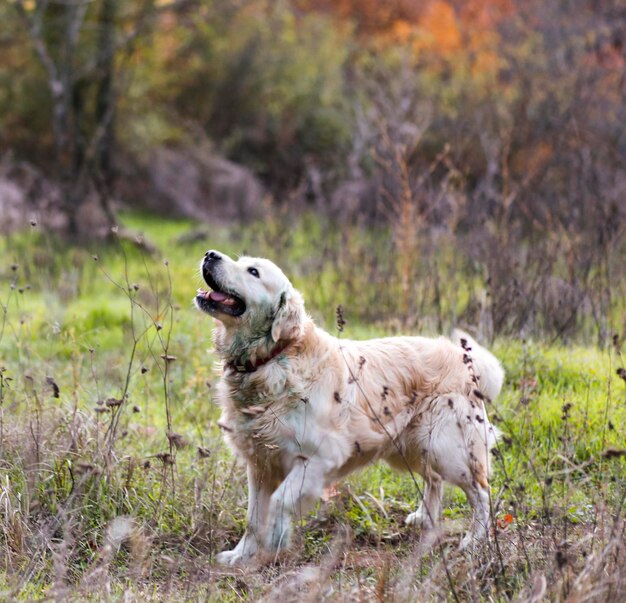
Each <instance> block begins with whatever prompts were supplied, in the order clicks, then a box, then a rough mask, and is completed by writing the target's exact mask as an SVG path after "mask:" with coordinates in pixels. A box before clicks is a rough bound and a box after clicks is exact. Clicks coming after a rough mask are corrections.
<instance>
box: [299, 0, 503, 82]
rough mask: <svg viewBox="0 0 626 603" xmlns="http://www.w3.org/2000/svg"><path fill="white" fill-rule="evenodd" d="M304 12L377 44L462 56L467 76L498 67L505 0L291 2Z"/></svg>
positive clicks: (447, 57) (434, 54) (435, 54)
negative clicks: (322, 15)
mask: <svg viewBox="0 0 626 603" xmlns="http://www.w3.org/2000/svg"><path fill="white" fill-rule="evenodd" d="M293 3H294V5H295V6H296V7H297V8H298V9H300V10H304V11H323V12H326V13H330V14H334V15H335V16H337V17H338V18H341V19H350V20H351V21H352V22H353V23H354V24H355V26H356V30H357V32H358V33H359V34H361V35H362V36H365V37H370V38H373V39H374V40H375V41H376V42H377V43H381V44H383V45H393V44H402V45H406V46H408V47H410V48H412V50H413V51H414V53H415V55H416V57H417V56H420V55H422V54H423V53H426V54H428V55H429V56H433V57H441V58H444V59H452V58H453V57H455V56H459V55H467V57H468V58H469V66H470V69H471V71H472V73H473V74H475V75H478V74H482V73H493V72H494V71H495V70H496V69H497V67H498V45H499V44H500V38H499V35H498V33H497V25H498V23H499V22H500V20H501V19H502V18H504V17H505V16H507V15H509V14H510V13H511V12H512V10H513V6H512V1H511V0H462V1H461V0H424V1H422V2H415V1H414V0H293Z"/></svg>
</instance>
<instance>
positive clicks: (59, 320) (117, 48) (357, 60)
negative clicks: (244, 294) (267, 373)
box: [0, 0, 626, 603]
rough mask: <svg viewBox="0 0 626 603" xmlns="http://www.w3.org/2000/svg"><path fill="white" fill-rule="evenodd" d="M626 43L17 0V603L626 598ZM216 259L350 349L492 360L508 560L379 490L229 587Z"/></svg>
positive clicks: (5, 67) (619, 37) (9, 191)
mask: <svg viewBox="0 0 626 603" xmlns="http://www.w3.org/2000/svg"><path fill="white" fill-rule="evenodd" d="M625 42H626V3H625V2H624V0H550V1H545V0H420V1H418V0H0V600H7V601H13V600H27V601H33V600H51V599H53V600H59V601H61V600H63V601H80V602H81V603H82V602H83V601H125V602H129V601H141V602H142V603H146V602H148V601H163V600H173V601H245V600H248V601H254V600H265V601H291V600H297V601H309V600H310V601H322V600H325V601H392V600H393V601H407V602H414V601H425V600H452V599H454V600H456V601H469V600H472V601H474V600H481V599H485V600H493V601H512V600H515V601H520V602H521V601H533V602H536V601H540V600H548V599H549V600H555V601H565V600H568V601H574V600H576V601H601V602H602V603H605V602H607V601H611V602H613V601H615V602H616V603H617V602H619V603H622V602H623V601H626V558H625V556H626V548H625V547H624V533H625V532H626V525H625V524H624V517H625V514H624V507H625V505H626V496H625V492H626V482H625V480H624V476H625V475H626V446H625V443H626V433H625V431H624V426H625V425H626V398H625V397H624V395H625V389H624V382H626V368H625V366H624V355H623V354H622V348H623V343H622V342H623V341H624V338H626V320H625V317H626V236H624V235H625V230H626V226H625V218H626V127H625V124H626V50H625V48H624V44H625ZM211 248H217V249H220V250H221V251H223V252H226V253H229V254H232V255H236V254H242V253H247V254H249V255H253V256H266V257H269V258H270V259H272V260H274V261H275V262H277V263H278V264H279V265H280V266H281V267H282V268H283V269H284V271H285V273H286V274H287V275H288V276H289V278H290V279H291V280H292V281H293V283H294V284H295V286H296V287H297V288H298V289H299V290H300V291H301V292H302V293H303V296H304V298H305V300H306V304H307V310H308V311H309V312H310V313H311V315H312V316H313V317H314V318H315V320H316V322H317V323H318V324H319V325H320V326H322V327H324V328H326V329H327V330H328V331H330V332H331V333H333V334H335V335H338V336H340V337H346V338H367V337H379V336H388V335H393V334H396V333H404V334H411V333H419V334H425V335H433V334H441V333H444V334H445V333H449V332H450V329H451V328H452V327H457V326H458V327H461V328H464V329H466V330H468V331H469V332H470V333H471V334H472V335H474V336H475V337H476V338H477V339H478V340H479V341H481V342H483V343H485V344H486V345H489V347H490V349H492V350H493V351H494V353H495V354H496V356H497V357H498V358H499V359H500V360H501V361H502V363H503V366H504V367H505V370H506V375H507V379H506V384H505V387H504V389H503V394H502V396H501V397H500V399H499V400H496V401H493V403H492V404H490V407H489V416H490V420H491V421H492V422H493V423H494V424H496V425H498V427H499V428H500V429H501V431H502V432H503V437H502V439H501V442H500V444H499V446H498V449H497V450H496V451H495V452H496V453H497V454H494V459H493V463H494V478H493V482H492V505H493V517H494V525H493V526H492V533H493V535H494V539H493V540H492V539H491V538H490V542H489V544H488V545H486V548H481V549H479V550H477V551H476V550H473V549H472V550H469V551H468V552H462V551H459V550H458V542H459V540H460V537H461V533H462V531H463V530H464V520H469V517H470V515H469V509H468V506H467V504H466V502H465V497H464V496H462V495H461V494H460V491H456V490H447V491H446V494H445V498H444V509H445V510H444V516H445V521H444V522H443V525H444V526H446V527H445V529H444V530H443V531H442V538H443V540H442V541H441V546H439V545H438V546H437V547H436V549H434V550H433V551H432V552H431V553H427V552H426V550H425V549H422V548H421V544H420V534H419V531H417V532H416V531H413V530H407V528H406V526H405V525H404V518H405V517H406V514H407V513H409V512H411V511H412V510H414V509H415V506H416V504H417V501H418V500H419V499H420V498H421V486H420V482H419V480H415V479H414V480H411V479H408V478H407V477H406V476H404V477H402V476H400V475H399V474H396V473H394V472H392V471H391V470H390V469H389V468H388V467H385V466H383V465H376V466H371V467H368V469H367V470H366V471H364V472H363V473H362V474H359V475H355V476H353V477H352V478H350V480H348V481H347V482H345V483H344V484H342V485H340V486H338V487H337V490H336V492H334V493H330V494H329V499H328V500H325V501H324V502H323V503H322V504H321V505H319V506H318V507H316V510H315V511H314V514H313V515H312V516H311V517H309V518H308V519H307V522H305V524H304V525H300V526H299V527H298V530H297V546H296V547H295V550H294V554H293V556H291V557H290V558H289V559H285V560H284V561H281V562H280V563H279V564H278V565H269V566H264V567H261V568H260V569H259V570H258V571H246V572H242V571H240V570H239V569H237V570H233V571H231V572H228V571H226V570H224V569H223V568H217V567H216V566H214V565H213V560H214V555H215V553H217V552H218V551H220V550H223V549H224V548H230V547H232V546H234V544H235V543H236V542H237V541H238V540H239V538H240V537H241V535H242V533H243V530H244V516H245V512H244V511H243V509H244V508H245V505H246V501H247V489H246V476H245V470H244V468H243V467H241V466H239V465H237V464H236V461H235V459H234V458H233V456H232V454H231V453H230V451H229V450H228V448H227V446H226V444H225V442H224V439H223V437H222V436H223V434H222V432H221V430H220V429H219V427H218V420H219V416H220V409H219V407H218V405H217V404H216V403H215V401H214V399H213V392H214V391H215V386H216V383H217V380H218V379H219V377H220V370H221V369H220V365H219V364H218V365H217V366H215V363H216V361H217V360H218V359H217V358H216V357H215V355H214V353H213V350H212V349H211V345H212V344H211V331H212V329H213V325H212V321H211V320H209V319H208V317H206V316H203V315H201V314H200V313H198V312H197V311H196V310H195V309H194V308H193V306H192V299H193V297H194V295H195V292H196V288H197V287H198V286H201V285H202V280H201V277H200V274H199V271H198V264H199V261H200V259H201V258H202V256H203V254H204V252H205V250H207V249H211ZM339 305H341V306H342V310H341V311H340V312H338V306H339ZM337 312H338V314H339V315H340V316H341V317H343V318H342V320H345V321H347V322H346V324H345V325H344V324H343V323H342V324H341V325H337ZM344 326H345V328H344ZM338 327H340V328H342V329H344V330H343V331H340V330H339V328H338ZM359 374H360V372H359ZM307 589H309V592H308V595H307V597H305V596H304V594H305V592H306V590H307Z"/></svg>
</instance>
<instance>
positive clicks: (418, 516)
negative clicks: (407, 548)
mask: <svg viewBox="0 0 626 603" xmlns="http://www.w3.org/2000/svg"><path fill="white" fill-rule="evenodd" d="M404 523H405V524H406V525H407V526H423V525H425V524H426V523H427V521H426V517H424V510H423V509H422V507H420V508H419V509H418V510H417V511H414V512H413V513H409V514H408V515H407V516H406V519H405V520H404ZM428 523H430V522H428Z"/></svg>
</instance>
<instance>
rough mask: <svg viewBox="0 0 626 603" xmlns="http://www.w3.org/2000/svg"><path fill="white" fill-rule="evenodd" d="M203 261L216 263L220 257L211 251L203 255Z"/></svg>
mask: <svg viewBox="0 0 626 603" xmlns="http://www.w3.org/2000/svg"><path fill="white" fill-rule="evenodd" d="M204 259H205V261H208V262H216V261H217V260H221V259H222V256H221V255H220V254H219V253H217V251H213V250H212V249H211V250H209V251H207V252H206V253H205V254H204Z"/></svg>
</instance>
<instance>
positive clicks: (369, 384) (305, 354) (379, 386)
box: [214, 258, 503, 564]
mask: <svg viewBox="0 0 626 603" xmlns="http://www.w3.org/2000/svg"><path fill="white" fill-rule="evenodd" d="M251 263H254V265H256V266H261V267H260V270H261V278H263V277H264V275H265V279H266V280H267V281H268V282H267V283H265V286H266V290H267V292H268V298H269V305H268V300H267V299H266V296H265V293H264V292H263V293H262V294H260V296H259V299H258V300H256V299H255V293H254V292H251V291H250V290H248V289H247V287H246V279H245V278H244V279H240V278H238V277H239V273H240V272H241V271H242V268H245V267H246V266H247V265H250V264H251ZM221 269H223V274H222V275H221V278H223V279H227V280H228V279H232V280H229V282H231V283H235V282H236V283H237V284H238V288H237V289H234V290H235V291H237V292H238V293H240V294H241V296H242V298H243V299H245V301H246V304H247V310H246V314H245V315H244V316H243V317H241V318H240V319H237V320H235V319H228V317H220V316H217V318H218V323H217V328H216V330H215V333H214V341H215V347H216V350H217V352H218V354H219V355H220V356H221V358H222V360H223V361H224V362H225V363H226V364H225V366H226V368H225V369H224V370H223V374H222V378H221V380H220V382H219V384H218V386H217V399H218V401H219V404H220V405H221V407H222V410H223V414H222V418H221V420H220V425H221V426H222V428H223V429H224V433H225V436H226V439H227V440H228V442H229V443H230V444H231V446H232V447H233V449H234V450H235V452H236V453H237V454H238V455H239V456H240V457H241V458H243V460H244V461H245V462H246V465H247V469H248V482H249V508H248V514H247V522H248V525H247V529H246V533H245V535H244V537H243V538H242V540H241V542H240V543H239V544H238V545H237V547H236V548H235V549H234V550H232V551H224V552H223V553H221V554H220V555H219V556H218V561H219V562H221V563H225V564H234V563H241V562H245V561H247V560H249V559H250V558H252V557H254V556H255V555H256V554H257V553H258V552H260V551H269V552H271V553H276V552H278V551H280V550H282V549H285V548H287V547H288V546H289V543H290V537H291V529H292V528H291V526H292V522H293V520H294V519H296V518H299V517H301V516H302V514H303V513H305V512H306V511H307V510H308V509H309V508H310V506H311V505H312V504H313V503H314V502H315V501H316V500H318V498H319V497H320V495H321V494H322V492H323V490H324V488H326V487H328V486H330V485H332V484H333V483H335V482H336V481H337V480H340V479H341V478H343V477H344V476H346V475H347V474H349V473H351V472H352V471H354V470H356V469H359V468H361V467H363V466H365V465H367V464H369V463H372V462H374V461H377V460H385V461H386V462H388V463H389V464H390V465H392V466H393V467H395V468H397V469H401V470H407V469H410V470H411V471H415V472H417V473H419V474H420V475H422V476H423V477H424V479H425V491H424V500H423V501H422V504H421V505H420V507H419V508H418V509H417V510H416V511H415V512H414V513H411V514H410V515H409V516H408V517H407V523H409V524H419V525H421V526H422V527H424V528H427V529H428V528H432V527H434V526H435V525H436V523H437V521H438V519H439V513H440V504H441V494H442V482H443V481H447V482H449V483H451V484H454V485H456V486H459V487H460V488H462V489H463V490H464V491H465V493H466V495H467V497H468V500H469V502H470V504H471V505H472V507H473V511H474V518H473V525H472V528H471V530H470V531H469V532H468V534H467V535H466V537H465V538H464V540H463V543H462V545H463V546H466V545H467V544H469V543H470V542H471V541H472V539H473V538H482V537H484V535H485V534H486V532H487V529H488V522H489V476H490V464H489V449H490V448H491V447H492V446H493V444H494V443H495V441H496V432H495V430H494V428H493V427H492V426H491V425H490V424H489V421H488V418H487V414H486V409H485V399H487V398H493V397H495V396H496V395H497V394H498V392H499V390H500V388H501V386H502V381H503V371H502V368H501V367H500V364H499V363H498V361H497V360H496V359H495V358H494V357H493V356H492V355H491V354H490V353H489V352H487V351H486V350H485V349H483V348H482V347H480V346H479V345H478V344H477V343H476V342H474V341H473V340H472V339H471V338H470V337H469V336H468V335H467V334H465V333H462V332H460V331H456V332H455V333H454V334H453V337H452V340H450V339H447V338H443V337H441V338H437V339H430V338H425V337H392V338H384V339H372V340H367V341H349V340H345V339H337V338H335V337H333V336H331V335H329V334H328V333H326V332H325V331H323V330H321V329H319V328H317V327H316V326H315V325H314V323H313V321H312V320H311V319H310V317H308V316H307V315H306V313H305V311H304V304H303V301H302V297H301V296H300V294H299V293H298V292H297V291H296V290H295V289H293V287H292V286H291V284H290V283H289V281H288V280H287V278H286V277H285V276H284V275H283V274H282V272H281V271H280V270H279V269H278V268H277V267H276V266H275V265H273V264H272V263H271V262H269V261H268V260H260V259H258V258H241V259H240V260H239V261H238V262H234V261H233V260H230V259H229V258H225V260H224V265H223V266H222V267H221ZM230 272H232V275H231V274H229V273H230ZM242 282H243V286H242ZM251 285H254V286H255V287H256V286H257V283H251ZM279 341H280V342H281V343H284V342H285V341H288V342H290V345H289V347H287V348H286V350H285V351H284V352H283V353H281V354H280V355H278V356H277V357H276V358H274V359H272V360H271V361H270V362H268V363H267V364H265V365H263V366H261V367H259V368H258V369H257V370H256V371H254V372H250V373H247V372H237V371H235V370H233V369H232V368H228V366H229V365H228V363H231V362H233V361H234V360H238V359H241V358H242V357H244V358H258V357H260V358H263V357H267V356H268V355H269V354H270V353H271V350H272V349H273V346H275V345H277V342H279ZM461 341H463V345H462V344H461ZM464 347H465V349H464Z"/></svg>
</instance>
